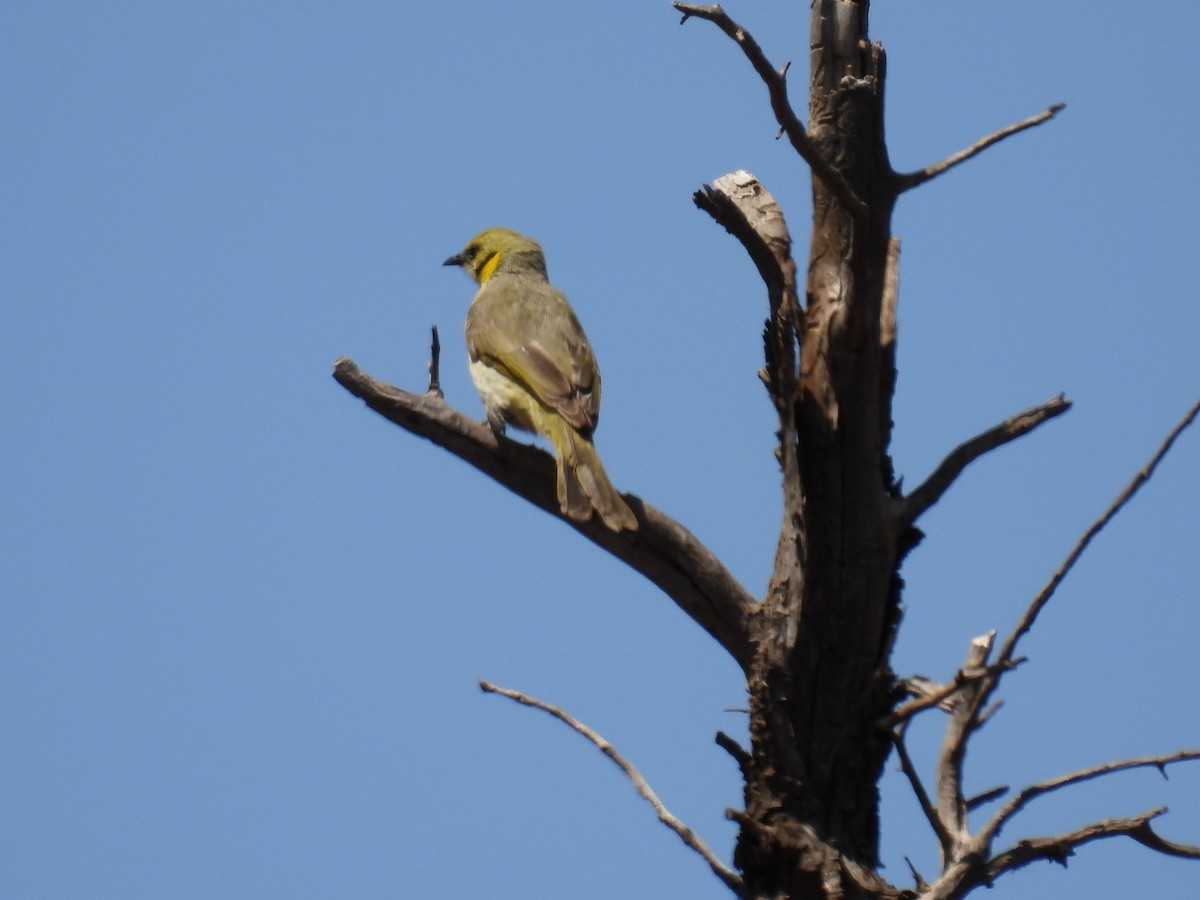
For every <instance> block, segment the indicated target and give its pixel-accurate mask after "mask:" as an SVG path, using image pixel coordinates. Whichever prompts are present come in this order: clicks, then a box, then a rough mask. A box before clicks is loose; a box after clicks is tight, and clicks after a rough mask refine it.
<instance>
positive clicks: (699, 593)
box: [333, 357, 755, 669]
mask: <svg viewBox="0 0 1200 900" xmlns="http://www.w3.org/2000/svg"><path fill="white" fill-rule="evenodd" d="M333 377H334V378H335V379H336V380H337V382H338V383H339V384H341V385H342V387H344V388H345V389H346V390H348V391H349V392H350V393H351V394H353V395H354V396H356V397H359V398H361V399H362V400H363V401H364V402H365V403H366V404H367V406H369V407H370V408H371V409H373V410H374V411H375V412H377V413H379V414H380V415H381V416H383V417H384V418H385V419H387V420H388V421H390V422H394V423H395V424H397V425H399V426H400V427H401V428H404V429H406V430H407V431H410V432H412V433H413V434H415V435H417V436H418V437H423V438H426V439H427V440H430V441H432V442H433V443H435V444H437V445H438V446H439V447H441V448H443V449H444V450H448V451H449V452H451V453H453V454H454V455H455V456H457V457H458V458H459V459H462V460H463V461H465V462H468V463H470V464H471V465H472V466H474V467H475V468H477V469H479V471H481V472H483V473H484V474H485V475H488V476H490V477H491V478H492V479H494V480H495V481H497V482H499V483H500V484H502V485H504V487H506V488H508V489H509V490H510V491H512V492H513V493H514V494H516V495H517V496H519V497H523V498H524V499H526V500H528V501H529V502H530V503H532V504H533V505H534V506H537V507H539V508H541V509H543V510H545V511H546V512H547V513H549V514H550V515H552V516H555V517H557V518H560V519H563V521H565V522H566V523H567V524H568V525H570V526H571V527H572V528H574V529H575V530H576V531H578V532H579V533H580V534H582V535H583V536H584V537H586V538H587V539H588V540H590V541H592V543H594V544H596V545H598V546H599V547H602V548H603V549H605V550H607V551H608V552H609V553H611V554H612V555H613V556H615V557H616V558H617V559H619V560H621V561H622V562H624V563H625V564H626V565H628V566H630V567H631V568H633V569H635V570H636V571H638V572H641V573H642V574H643V575H645V576H646V577H647V578H648V579H650V580H651V581H652V582H654V583H655V584H656V585H658V586H659V587H660V588H662V590H663V591H664V592H665V593H666V594H667V596H669V597H670V598H671V599H672V600H674V601H675V603H676V604H677V605H678V606H679V608H680V609H682V610H683V611H684V612H685V613H687V614H688V615H689V616H691V618H692V619H694V620H695V621H696V623H697V624H699V625H700V627H702V628H703V629H704V630H705V631H707V632H708V633H709V634H711V635H712V636H713V637H714V638H716V639H717V641H718V642H719V643H720V644H721V646H723V647H724V648H725V649H726V650H728V651H729V653H730V654H731V655H732V656H733V658H734V659H736V660H737V661H738V663H739V664H740V665H741V666H742V668H743V669H746V668H747V667H748V665H749V660H750V639H749V619H750V616H751V615H752V614H753V610H754V607H755V601H754V599H753V598H752V597H751V596H750V595H749V594H748V593H747V592H746V589H745V588H743V587H742V586H741V585H740V584H739V583H738V582H737V580H736V579H735V578H734V577H733V576H732V575H731V574H730V573H729V572H728V571H727V570H726V569H725V567H724V566H723V565H721V562H720V560H718V559H717V558H716V557H715V556H714V555H713V554H712V553H711V552H710V551H709V550H708V548H706V547H705V546H704V545H703V544H701V543H700V541H698V540H697V539H696V537H695V536H694V535H693V534H692V533H691V532H690V531H688V530H687V529H686V528H684V527H683V526H682V525H681V524H679V523H678V522H676V521H675V520H674V519H672V518H670V517H669V516H667V515H666V514H664V513H662V512H659V511H658V510H657V509H655V508H654V507H652V506H650V505H649V504H648V503H644V502H642V501H641V500H640V499H639V498H637V497H634V496H632V495H628V494H627V495H625V499H626V500H627V501H628V502H629V503H630V505H631V506H632V507H633V509H634V512H635V513H636V514H637V517H638V524H639V527H638V530H637V531H635V532H631V531H622V532H619V533H618V532H614V531H611V530H610V529H608V528H606V527H605V526H604V524H603V523H602V522H600V521H599V520H597V519H592V520H589V521H587V522H575V521H571V520H567V519H565V518H563V516H562V514H561V511H560V507H559V504H558V498H557V496H556V494H555V489H554V459H553V457H551V456H550V454H548V453H546V452H545V451H543V450H541V449H539V448H537V447H534V446H531V445H529V444H522V443H519V442H517V441H513V440H510V439H509V438H506V437H497V435H496V434H495V433H494V432H493V431H492V430H491V429H490V428H489V427H488V426H487V425H486V424H484V423H482V422H477V421H475V420H473V419H471V418H469V417H467V416H465V415H463V414H462V413H461V412H459V411H458V410H456V409H454V408H452V407H450V406H448V405H447V404H446V403H445V402H444V401H443V400H442V399H441V398H440V397H439V396H437V395H436V394H428V393H426V394H412V393H409V392H408V391H405V390H401V389H400V388H397V387H393V386H392V385H390V384H385V383H384V382H381V381H376V380H375V379H373V378H371V377H370V376H369V375H367V374H366V373H365V372H363V371H362V370H361V369H359V368H358V366H356V365H355V364H354V363H353V362H352V361H350V360H348V359H346V358H345V357H343V358H341V359H339V360H338V361H337V362H336V363H335V364H334V370H333Z"/></svg>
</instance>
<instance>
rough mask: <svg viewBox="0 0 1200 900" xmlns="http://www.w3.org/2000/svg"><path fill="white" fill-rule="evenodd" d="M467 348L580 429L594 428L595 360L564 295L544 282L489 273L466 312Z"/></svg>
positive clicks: (596, 404) (596, 398)
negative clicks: (492, 275)
mask: <svg viewBox="0 0 1200 900" xmlns="http://www.w3.org/2000/svg"><path fill="white" fill-rule="evenodd" d="M467 350H468V352H469V353H470V355H471V359H472V360H476V359H478V360H482V361H483V362H484V363H486V364H487V365H490V366H492V367H493V368H495V369H498V370H500V371H502V372H503V373H504V374H506V375H507V376H508V377H509V378H511V379H512V380H514V381H516V382H518V383H520V384H522V385H523V386H524V387H525V388H526V389H528V390H529V392H530V393H531V394H533V395H534V396H535V397H537V399H538V400H539V401H540V402H541V403H542V404H543V405H545V406H547V407H549V408H550V409H553V410H554V411H555V412H557V413H558V414H559V415H561V416H562V417H563V418H564V419H566V420H567V421H568V422H570V423H571V424H572V425H573V426H575V427H576V428H578V429H580V430H581V431H584V432H590V431H591V430H592V429H593V428H595V427H596V422H597V420H598V418H599V413H600V373H599V371H598V370H597V368H596V360H595V357H594V356H593V355H592V348H591V345H590V344H589V343H588V340H587V336H586V335H585V334H584V332H583V328H582V327H581V326H580V324H579V320H578V319H576V318H575V314H574V313H573V312H572V311H571V307H570V306H569V305H568V303H567V300H566V298H565V297H564V296H563V295H562V294H561V293H560V292H559V291H557V290H555V289H554V288H553V287H551V286H550V285H549V284H546V283H545V282H537V281H530V280H526V279H523V278H514V279H509V278H501V277H500V276H495V277H493V278H492V279H491V280H490V281H489V282H488V284H487V285H486V286H485V287H484V288H483V289H482V290H481V291H480V292H479V295H478V296H477V297H476V298H475V302H474V303H472V304H471V309H470V311H469V312H468V314H467Z"/></svg>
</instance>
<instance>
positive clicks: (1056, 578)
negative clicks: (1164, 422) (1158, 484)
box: [997, 400, 1200, 662]
mask: <svg viewBox="0 0 1200 900" xmlns="http://www.w3.org/2000/svg"><path fill="white" fill-rule="evenodd" d="M1197 414H1200V400H1197V401H1196V403H1195V404H1194V405H1193V406H1192V408H1191V409H1190V410H1188V412H1187V414H1186V415H1185V416H1184V417H1183V418H1182V419H1181V420H1180V421H1179V424H1178V425H1176V426H1175V427H1174V428H1173V429H1171V433H1170V434H1168V435H1167V436H1166V438H1165V439H1164V440H1163V442H1162V444H1160V445H1159V448H1158V450H1157V451H1155V453H1154V456H1153V457H1152V458H1151V459H1150V462H1148V463H1146V465H1145V466H1143V467H1142V470H1141V471H1140V472H1138V473H1137V474H1136V475H1135V476H1134V477H1133V480H1132V481H1130V482H1129V484H1128V485H1126V486H1125V490H1123V491H1121V493H1120V495H1119V496H1118V497H1117V499H1116V500H1114V501H1113V502H1112V505H1111V506H1109V508H1108V509H1107V510H1105V512H1104V514H1103V515H1102V516H1100V518H1098V519H1097V520H1096V521H1095V522H1093V523H1092V526H1091V527H1090V528H1089V529H1088V530H1087V531H1086V532H1084V534H1083V537H1081V538H1080V539H1079V541H1078V542H1077V543H1076V544H1075V547H1074V549H1072V550H1071V552H1070V553H1069V554H1068V555H1067V558H1066V559H1065V560H1063V563H1062V565H1061V566H1059V567H1058V571H1056V572H1055V573H1054V574H1053V575H1052V576H1051V577H1050V580H1049V581H1048V582H1046V586H1045V587H1043V588H1042V590H1041V592H1040V593H1038V595H1037V597H1035V598H1034V600H1033V602H1032V603H1031V604H1029V608H1028V609H1027V610H1025V615H1024V616H1022V617H1021V621H1020V622H1019V623H1018V624H1017V627H1016V628H1015V629H1014V630H1013V633H1012V634H1011V635H1009V636H1008V639H1007V640H1006V641H1005V642H1004V646H1003V647H1001V649H1000V656H999V657H998V660H997V661H998V662H1004V661H1005V660H1009V659H1012V657H1013V654H1014V653H1015V652H1016V649H1017V642H1018V641H1020V640H1021V638H1022V637H1023V636H1024V635H1025V634H1026V633H1028V631H1029V629H1030V628H1032V627H1033V623H1034V622H1035V621H1037V617H1038V614H1039V613H1040V612H1041V611H1042V609H1043V608H1044V607H1045V605H1046V604H1047V603H1048V602H1050V598H1051V597H1053V596H1054V592H1055V591H1056V590H1058V586H1059V585H1060V584H1062V581H1063V579H1064V578H1066V577H1067V573H1068V572H1070V571H1071V569H1072V568H1073V567H1074V566H1075V563H1076V562H1078V561H1079V557H1081V556H1082V555H1083V551H1084V550H1086V549H1087V546H1088V544H1090V543H1091V542H1092V538H1094V537H1095V536H1096V535H1098V534H1099V533H1100V532H1101V531H1103V530H1104V527H1105V526H1106V525H1107V524H1108V523H1109V522H1111V521H1112V520H1113V517H1115V516H1116V514H1117V513H1119V512H1120V511H1121V510H1122V509H1123V508H1124V507H1125V504H1127V503H1128V502H1129V501H1130V500H1132V499H1133V495H1134V494H1136V493H1137V492H1138V489H1139V488H1141V486H1142V485H1143V484H1145V483H1146V482H1147V481H1149V480H1150V477H1151V476H1152V475H1153V474H1154V470H1155V469H1157V468H1158V464H1159V463H1160V462H1162V461H1163V457H1165V456H1166V455H1167V453H1168V452H1170V450H1171V445H1173V444H1174V443H1175V440H1176V438H1178V437H1179V435H1181V434H1182V433H1183V431H1184V429H1186V428H1187V427H1188V426H1189V425H1191V424H1192V422H1193V421H1194V420H1195V418H1196V415H1197Z"/></svg>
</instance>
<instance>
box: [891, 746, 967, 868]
mask: <svg viewBox="0 0 1200 900" xmlns="http://www.w3.org/2000/svg"><path fill="white" fill-rule="evenodd" d="M906 727H907V725H906V724H902V725H901V726H900V728H899V729H897V730H896V731H893V732H892V745H893V746H894V747H895V748H896V756H897V758H898V759H899V760H900V771H902V772H903V773H904V775H905V777H906V778H908V783H909V784H910V785H912V789H913V794H914V795H915V796H916V798H917V804H918V805H919V806H920V807H921V812H923V813H925V818H926V820H927V821H928V822H929V826H930V827H931V828H932V829H933V832H934V834H936V835H937V838H938V842H939V843H940V844H941V845H942V854H943V856H944V857H945V858H946V859H949V858H950V855H951V853H952V852H953V850H954V836H953V835H951V834H950V831H949V829H947V828H946V823H945V822H943V821H942V817H941V816H939V815H938V812H937V810H936V809H934V807H933V802H932V801H931V800H930V799H929V792H928V791H927V790H925V784H924V782H922V781H921V776H920V774H919V773H918V772H917V767H916V766H915V765H913V761H912V757H911V756H909V755H908V746H907V745H906V744H905V742H904V731H905V728H906Z"/></svg>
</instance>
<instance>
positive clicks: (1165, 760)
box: [979, 750, 1200, 842]
mask: <svg viewBox="0 0 1200 900" xmlns="http://www.w3.org/2000/svg"><path fill="white" fill-rule="evenodd" d="M1198 759H1200V750H1180V751H1179V752H1178V753H1172V754H1170V755H1169V756H1147V757H1143V758H1141V759H1122V760H1118V761H1116V762H1110V763H1104V764H1103V765H1099V766H1092V767H1091V768H1089V769H1081V770H1080V771H1078V772H1072V773H1071V774H1069V775H1061V776H1059V777H1058V778H1051V779H1050V780H1049V781H1039V782H1038V783H1037V784H1031V785H1030V786H1029V787H1027V788H1023V789H1022V790H1021V791H1020V792H1018V793H1017V795H1016V796H1015V797H1013V798H1012V799H1011V800H1009V801H1008V803H1006V804H1004V806H1003V807H1001V808H1000V810H999V811H998V812H997V813H996V815H995V816H993V817H992V820H991V821H990V822H988V824H987V825H986V826H985V827H984V828H983V829H982V830H981V831H980V832H979V839H980V840H981V841H985V842H990V841H991V840H993V839H994V838H995V837H996V835H998V834H999V833H1000V830H1001V829H1002V828H1003V827H1004V826H1005V825H1006V824H1007V823H1008V822H1009V820H1011V819H1012V817H1013V816H1015V815H1016V814H1017V813H1019V812H1020V811H1021V810H1022V809H1024V808H1025V806H1026V805H1028V804H1029V802H1030V801H1032V800H1035V799H1036V798H1038V797H1040V796H1042V795H1043V794H1049V793H1050V792H1051V791H1057V790H1060V789H1061V788H1065V787H1070V786H1071V785H1074V784H1080V783H1082V782H1085V781H1091V780H1092V779H1094V778H1101V777H1103V776H1105V775H1111V774H1113V773H1114V772H1124V771H1127V770H1129V769H1146V768H1154V769H1158V770H1159V771H1160V772H1162V773H1163V774H1164V775H1165V774H1166V767H1167V766H1169V765H1171V764H1173V763H1180V762H1191V761H1194V760H1198Z"/></svg>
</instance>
